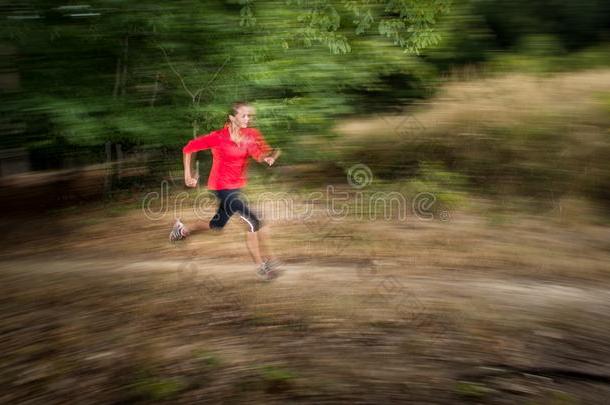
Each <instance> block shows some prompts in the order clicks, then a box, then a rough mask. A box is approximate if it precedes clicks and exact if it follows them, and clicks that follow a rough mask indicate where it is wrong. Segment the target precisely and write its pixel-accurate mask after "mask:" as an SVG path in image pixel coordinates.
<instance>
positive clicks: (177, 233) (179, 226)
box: [169, 219, 186, 242]
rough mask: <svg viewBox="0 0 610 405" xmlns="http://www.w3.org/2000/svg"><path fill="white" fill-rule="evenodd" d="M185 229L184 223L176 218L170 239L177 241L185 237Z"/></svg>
mask: <svg viewBox="0 0 610 405" xmlns="http://www.w3.org/2000/svg"><path fill="white" fill-rule="evenodd" d="M183 229H185V227H184V224H183V223H182V222H180V220H179V219H177V220H176V223H175V224H174V227H173V228H172V231H171V232H170V233H169V241H170V242H176V241H178V240H181V239H184V238H185V237H186V236H184V234H183V233H182V230H183Z"/></svg>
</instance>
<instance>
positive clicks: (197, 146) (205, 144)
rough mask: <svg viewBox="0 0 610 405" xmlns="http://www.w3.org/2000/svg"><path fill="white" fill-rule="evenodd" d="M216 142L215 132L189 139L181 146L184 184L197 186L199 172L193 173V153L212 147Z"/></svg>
mask: <svg viewBox="0 0 610 405" xmlns="http://www.w3.org/2000/svg"><path fill="white" fill-rule="evenodd" d="M217 144H218V136H217V135H216V134H215V133H213V132H212V133H210V134H208V135H203V136H200V137H197V138H195V139H192V140H191V141H189V142H188V143H187V144H186V145H185V146H184V148H182V163H183V165H184V184H186V186H187V187H197V182H198V181H199V173H196V174H195V175H193V169H192V167H191V166H192V164H191V162H192V160H193V154H194V153H197V152H198V151H200V150H204V149H210V148H213V147H214V146H216V145H217Z"/></svg>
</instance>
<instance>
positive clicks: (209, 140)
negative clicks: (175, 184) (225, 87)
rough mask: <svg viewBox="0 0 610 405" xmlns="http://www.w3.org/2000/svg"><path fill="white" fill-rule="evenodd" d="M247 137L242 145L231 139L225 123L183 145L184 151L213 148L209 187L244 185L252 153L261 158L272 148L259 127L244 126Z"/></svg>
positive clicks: (215, 188) (243, 132)
mask: <svg viewBox="0 0 610 405" xmlns="http://www.w3.org/2000/svg"><path fill="white" fill-rule="evenodd" d="M241 133H242V134H243V136H244V138H243V139H242V141H241V142H240V144H239V145H237V144H235V143H234V142H233V141H232V140H231V136H230V134H229V128H228V127H225V128H223V129H219V130H217V131H212V132H210V133H209V134H206V135H201V136H199V137H197V138H195V139H193V140H191V141H190V142H189V143H187V144H186V146H184V148H182V152H183V153H192V152H197V151H200V150H204V149H212V156H213V162H212V169H211V170H210V175H209V177H208V189H209V190H224V189H233V188H241V187H243V186H245V185H246V183H247V174H246V171H247V168H248V156H251V157H252V158H253V159H255V160H257V161H260V160H261V159H262V158H263V157H265V155H267V154H268V153H269V152H270V151H271V148H270V147H269V145H267V143H266V142H265V139H264V138H263V136H262V134H261V133H260V131H259V130H258V129H256V128H242V129H241Z"/></svg>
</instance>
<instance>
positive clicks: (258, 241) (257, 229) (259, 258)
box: [228, 193, 272, 265]
mask: <svg viewBox="0 0 610 405" xmlns="http://www.w3.org/2000/svg"><path fill="white" fill-rule="evenodd" d="M228 207H229V208H228V211H229V212H230V213H231V214H233V213H235V212H237V213H238V214H239V216H240V217H241V219H242V220H244V221H245V222H246V223H247V225H248V232H247V234H246V246H247V247H248V251H249V252H250V256H251V257H252V260H254V263H256V264H257V265H260V264H262V263H263V262H264V260H266V259H267V260H268V259H271V258H272V256H271V251H270V249H269V242H268V237H267V229H266V228H267V227H266V226H265V227H263V224H262V223H261V221H260V220H259V219H258V217H257V216H256V214H254V213H253V212H252V211H251V210H250V208H249V207H248V205H247V204H246V202H245V201H244V200H243V198H241V195H240V194H239V193H236V194H234V195H233V196H232V199H231V200H230V201H229V205H228Z"/></svg>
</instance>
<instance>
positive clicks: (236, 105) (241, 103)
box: [223, 101, 250, 128]
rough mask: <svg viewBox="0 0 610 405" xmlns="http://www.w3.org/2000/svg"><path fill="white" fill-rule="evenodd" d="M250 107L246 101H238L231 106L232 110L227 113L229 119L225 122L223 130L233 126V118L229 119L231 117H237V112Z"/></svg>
mask: <svg viewBox="0 0 610 405" xmlns="http://www.w3.org/2000/svg"><path fill="white" fill-rule="evenodd" d="M249 105H250V104H249V103H248V102H246V101H236V102H234V103H233V104H231V108H230V109H229V112H228V113H227V119H226V120H225V124H224V127H223V128H227V127H228V126H229V125H231V118H229V115H232V116H236V115H237V110H239V109H240V108H241V107H244V106H249Z"/></svg>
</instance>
